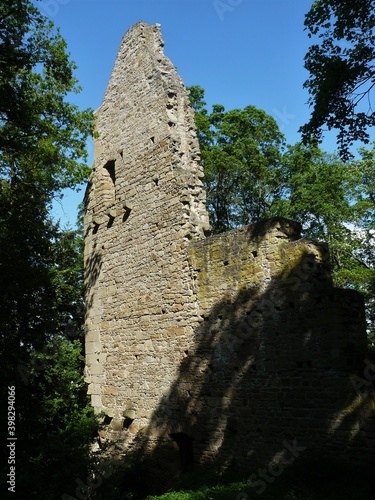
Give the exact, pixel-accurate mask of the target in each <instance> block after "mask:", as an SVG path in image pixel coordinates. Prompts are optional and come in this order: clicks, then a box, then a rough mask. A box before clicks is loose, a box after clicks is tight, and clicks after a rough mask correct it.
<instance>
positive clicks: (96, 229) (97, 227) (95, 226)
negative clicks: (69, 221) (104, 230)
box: [92, 222, 99, 234]
mask: <svg viewBox="0 0 375 500" xmlns="http://www.w3.org/2000/svg"><path fill="white" fill-rule="evenodd" d="M98 231H99V224H96V223H95V222H94V226H93V228H92V234H96V233H97V232H98Z"/></svg>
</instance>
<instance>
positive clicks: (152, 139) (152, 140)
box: [151, 136, 155, 144]
mask: <svg viewBox="0 0 375 500" xmlns="http://www.w3.org/2000/svg"><path fill="white" fill-rule="evenodd" d="M151 142H152V144H155V137H154V136H152V137H151Z"/></svg>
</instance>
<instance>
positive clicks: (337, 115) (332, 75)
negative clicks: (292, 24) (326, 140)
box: [301, 0, 375, 159]
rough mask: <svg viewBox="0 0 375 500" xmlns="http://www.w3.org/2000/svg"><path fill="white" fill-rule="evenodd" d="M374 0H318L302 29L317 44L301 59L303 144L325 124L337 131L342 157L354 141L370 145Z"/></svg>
mask: <svg viewBox="0 0 375 500" xmlns="http://www.w3.org/2000/svg"><path fill="white" fill-rule="evenodd" d="M374 7H375V2H374V0H357V1H355V2H353V0H318V1H314V2H313V3H312V6H311V9H310V10H309V12H308V13H307V15H306V18H305V27H306V29H307V31H308V34H309V36H310V37H312V38H315V39H316V42H315V43H313V44H312V45H311V47H310V48H309V51H308V52H307V54H306V57H305V68H306V69H307V70H308V71H309V73H310V76H309V79H308V80H307V81H306V82H305V84H304V86H305V88H307V89H308V91H309V93H310V99H309V103H310V106H312V108H313V110H312V114H311V117H310V120H309V122H308V123H307V124H306V125H304V126H303V127H301V131H302V134H303V138H304V141H309V140H310V139H311V138H312V137H314V138H317V139H320V138H321V136H322V130H323V127H324V126H327V127H328V129H329V130H331V129H337V130H338V136H337V138H338V144H339V151H340V155H341V157H342V158H343V159H348V158H349V157H350V153H349V146H350V145H351V144H352V143H353V141H356V140H360V141H362V142H363V143H367V142H368V141H369V133H368V127H371V126H373V125H374V124H375V113H374V112H373V110H372V106H371V93H372V90H373V87H374V85H375V69H374V59H375V31H374V27H375V9H374Z"/></svg>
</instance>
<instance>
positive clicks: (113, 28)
mask: <svg viewBox="0 0 375 500" xmlns="http://www.w3.org/2000/svg"><path fill="white" fill-rule="evenodd" d="M37 5H38V6H39V8H40V9H41V10H42V12H43V13H44V14H46V15H47V16H48V17H50V18H51V19H52V20H53V22H54V23H55V25H56V26H57V27H59V28H60V30H61V34H62V36H63V37H64V38H65V40H66V41H67V44H68V51H69V52H70V54H71V59H73V60H74V61H75V62H76V64H77V65H78V70H77V72H76V76H77V78H78V80H79V82H80V85H81V86H82V87H83V90H82V92H81V93H80V94H79V95H78V96H74V97H73V98H72V100H73V101H74V102H75V103H76V104H78V105H79V106H80V107H82V108H87V107H90V108H92V109H96V108H98V107H99V106H100V104H101V101H102V98H103V95H104V91H105V88H106V86H107V83H108V80H109V77H110V73H111V70H112V67H113V64H114V61H115V58H116V55H117V51H118V48H119V45H120V41H121V38H122V36H123V35H124V34H125V32H126V31H127V30H128V29H129V28H130V26H132V25H133V24H134V23H136V22H138V21H139V20H143V21H146V22H148V23H150V24H154V23H160V24H161V30H162V35H163V38H164V41H165V47H164V50H165V53H166V55H167V56H168V57H169V58H170V59H171V60H172V62H173V64H174V65H175V66H176V67H177V70H178V72H179V74H180V76H181V77H182V79H183V80H184V82H185V85H187V86H188V85H200V86H202V87H203V88H204V89H205V91H206V101H207V104H208V105H209V107H210V106H211V105H212V104H214V103H220V104H223V105H224V106H225V108H226V109H227V110H229V109H233V108H243V107H244V106H247V105H249V104H251V105H254V106H257V107H258V108H261V109H264V110H265V111H266V112H267V113H268V114H270V115H272V116H273V117H274V118H275V119H276V120H277V122H278V124H279V126H280V129H281V130H282V132H283V133H284V134H285V136H286V139H287V141H288V142H289V143H291V144H293V143H295V142H297V141H298V140H299V134H298V128H299V127H300V126H301V125H302V124H303V123H305V121H306V120H307V119H308V117H309V108H308V106H307V104H306V103H307V99H308V94H307V92H306V90H304V89H303V82H304V81H305V80H306V78H307V76H308V75H307V72H306V70H305V69H304V68H303V59H304V56H305V54H306V51H307V49H308V47H309V44H310V40H309V39H308V37H307V34H306V32H305V31H304V29H303V21H304V15H305V13H306V12H307V11H308V10H309V8H310V5H311V0H149V1H142V0H42V1H41V2H37ZM323 147H324V149H325V150H327V151H329V152H333V151H334V149H335V143H334V140H333V139H332V136H331V138H329V139H327V140H326V141H325V142H324V144H323ZM89 153H90V160H89V161H90V163H91V162H92V144H89ZM82 196H83V192H81V193H78V194H71V193H70V194H66V195H65V196H64V199H63V201H62V204H61V205H60V204H55V206H54V210H53V212H54V216H55V217H56V218H61V222H62V223H63V225H64V224H70V225H71V226H73V225H74V224H75V220H76V212H77V210H76V207H77V204H78V203H79V202H80V201H81V199H82Z"/></svg>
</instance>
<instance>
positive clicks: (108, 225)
mask: <svg viewBox="0 0 375 500" xmlns="http://www.w3.org/2000/svg"><path fill="white" fill-rule="evenodd" d="M114 220H115V218H114V217H109V219H108V222H107V228H110V227H112V225H113V221H114Z"/></svg>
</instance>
